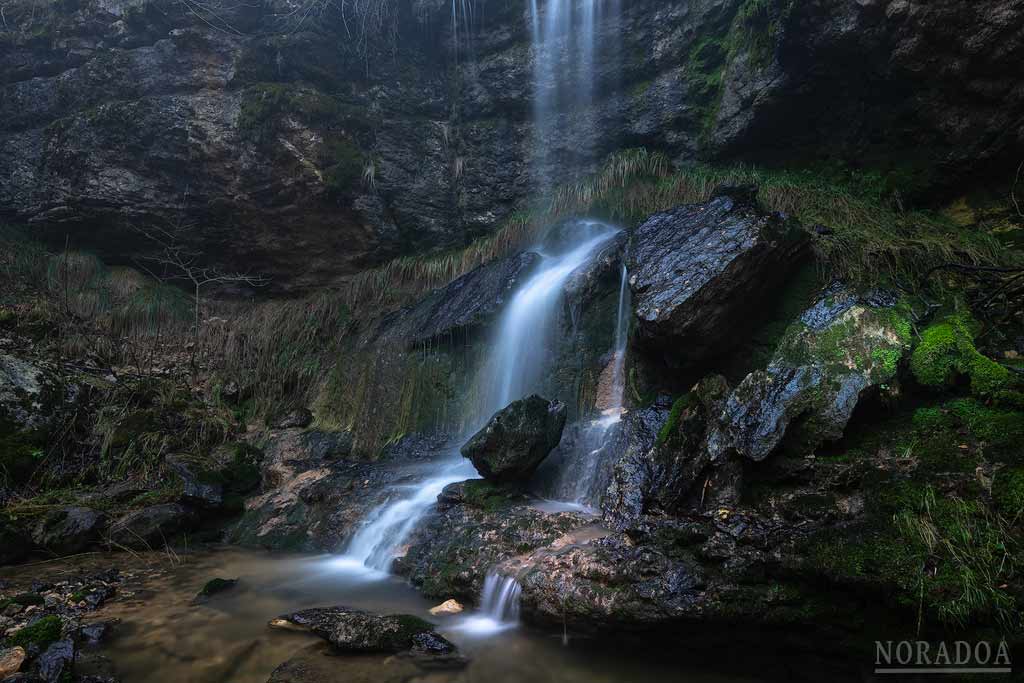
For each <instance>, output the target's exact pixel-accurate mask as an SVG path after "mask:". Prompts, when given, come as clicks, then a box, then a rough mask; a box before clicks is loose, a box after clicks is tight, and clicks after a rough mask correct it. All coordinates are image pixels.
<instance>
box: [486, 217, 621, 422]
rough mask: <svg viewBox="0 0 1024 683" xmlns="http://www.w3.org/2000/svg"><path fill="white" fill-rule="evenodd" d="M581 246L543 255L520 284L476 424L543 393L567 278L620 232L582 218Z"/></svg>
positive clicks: (579, 223) (504, 321) (498, 341)
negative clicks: (559, 307)
mask: <svg viewBox="0 0 1024 683" xmlns="http://www.w3.org/2000/svg"><path fill="white" fill-rule="evenodd" d="M573 227H575V228H576V231H577V234H576V235H574V237H575V238H576V240H577V241H576V244H575V246H573V247H572V248H571V249H570V250H569V251H568V252H566V253H564V254H561V255H558V256H544V260H543V262H542V263H541V266H540V267H539V269H538V270H537V272H536V273H535V274H534V275H533V276H532V277H531V278H530V279H529V280H527V281H526V282H525V283H523V285H522V287H520V289H519V291H518V292H516V294H515V296H514V297H513V298H512V301H510V302H509V304H508V306H507V307H506V309H505V312H504V313H503V315H502V317H501V321H500V322H499V325H498V328H497V334H496V336H495V338H494V343H493V349H494V351H493V353H492V354H491V358H490V360H489V362H488V363H487V366H486V367H485V369H484V372H483V373H481V375H480V378H479V381H480V383H481V384H480V385H479V386H480V391H481V395H482V396H484V397H485V398H484V401H483V403H482V405H481V412H480V413H479V414H477V416H476V420H475V423H476V424H477V425H478V426H482V425H483V424H484V423H485V422H486V421H487V420H488V419H490V417H491V416H492V415H493V414H494V413H496V412H498V411H499V410H501V409H502V408H504V407H505V406H507V405H508V404H509V403H511V402H512V401H514V400H516V399H519V398H522V397H524V396H527V395H529V394H530V393H531V392H534V391H538V390H540V388H541V387H542V385H543V378H544V376H545V374H546V373H547V370H548V365H549V363H548V362H547V354H548V353H549V352H550V350H551V346H552V333H553V332H554V330H553V327H554V325H553V323H554V322H555V319H556V316H555V313H556V312H557V307H558V303H559V301H560V300H561V296H562V289H563V287H564V286H565V282H566V280H568V279H569V276H571V275H572V274H573V272H574V271H575V270H576V269H577V268H579V267H580V266H582V265H583V264H584V263H586V262H587V260H588V259H589V258H590V257H591V256H592V255H593V254H594V252H595V251H596V250H597V248H598V247H600V246H601V245H602V244H604V243H605V242H607V241H608V240H609V239H610V238H611V237H612V236H613V235H615V234H616V233H617V232H619V230H618V229H617V228H614V227H612V226H610V225H607V224H605V223H600V222H597V221H584V220H581V221H577V222H576V224H575V225H574V226H573Z"/></svg>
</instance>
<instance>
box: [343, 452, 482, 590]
mask: <svg viewBox="0 0 1024 683" xmlns="http://www.w3.org/2000/svg"><path fill="white" fill-rule="evenodd" d="M437 469H438V471H437V474H435V475H434V476H431V477H429V478H427V479H424V480H421V481H417V482H414V483H412V484H408V485H405V486H396V487H395V488H394V489H392V491H391V496H390V497H389V499H388V501H387V502H385V503H384V504H383V505H380V506H379V507H377V508H376V509H375V510H374V511H373V512H371V513H370V515H369V516H368V517H367V518H366V520H365V521H364V522H363V524H362V526H360V528H359V531H357V532H356V534H355V535H354V536H353V537H352V540H351V541H349V544H348V549H347V550H346V551H345V555H344V557H343V558H339V562H338V565H337V566H338V567H339V568H341V567H344V566H345V565H346V564H351V565H353V566H354V568H355V569H357V570H358V568H359V567H367V568H370V569H374V570H378V571H379V572H381V575H382V576H383V575H384V573H385V572H387V571H388V570H390V569H391V563H392V561H393V560H394V558H395V551H396V550H397V549H398V548H400V547H401V546H402V545H404V544H405V542H406V540H408V538H409V535H410V534H411V533H412V532H413V531H414V530H415V529H416V525H417V524H418V523H419V521H420V519H422V518H423V515H424V514H426V513H427V512H428V511H429V510H430V508H431V507H432V506H433V505H434V503H436V502H437V497H438V496H439V495H441V491H443V490H444V487H445V486H448V484H454V483H455V482H459V481H465V480H467V479H479V478H480V475H479V474H477V472H476V470H475V469H473V465H472V463H470V462H469V461H468V460H466V459H465V458H463V457H462V455H461V454H460V453H458V452H455V453H454V454H453V455H452V457H449V458H446V459H445V460H444V461H441V462H439V463H438V464H437Z"/></svg>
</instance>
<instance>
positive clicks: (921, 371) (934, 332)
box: [910, 314, 1013, 397]
mask: <svg viewBox="0 0 1024 683" xmlns="http://www.w3.org/2000/svg"><path fill="white" fill-rule="evenodd" d="M976 327H977V323H976V322H975V321H974V320H973V319H972V318H971V317H970V316H968V315H965V314H956V315H951V316H948V317H946V318H944V319H942V320H940V321H938V322H936V323H934V324H932V325H929V326H928V327H927V328H926V329H925V330H924V332H922V334H921V341H920V343H918V345H917V348H915V349H914V353H913V355H911V357H910V369H911V371H912V372H913V373H914V378H915V379H917V381H918V382H920V383H921V384H923V385H924V386H926V387H932V388H944V387H947V386H950V385H951V384H953V383H954V382H956V381H957V379H959V378H960V377H966V378H967V379H968V380H969V381H970V384H971V392H972V393H973V394H976V395H978V396H985V397H994V396H997V395H999V394H1000V393H1001V392H1005V391H1008V390H1010V388H1011V386H1012V385H1013V380H1012V378H1011V375H1010V371H1009V370H1007V369H1006V368H1004V367H1003V366H1001V365H999V364H998V363H996V362H995V361H993V360H992V359H991V358H988V357H987V356H984V355H982V354H981V353H979V352H978V349H977V348H975V345H974V333H973V329H975V328H976Z"/></svg>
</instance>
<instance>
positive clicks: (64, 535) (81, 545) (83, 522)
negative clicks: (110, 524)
mask: <svg viewBox="0 0 1024 683" xmlns="http://www.w3.org/2000/svg"><path fill="white" fill-rule="evenodd" d="M105 523H106V515H104V514H103V513H101V512H98V511H96V510H93V509H91V508H86V507H67V508H63V509H61V510H54V511H52V512H49V513H47V514H46V515H45V516H44V517H43V518H42V519H41V520H39V522H38V523H37V524H36V526H35V528H34V529H33V531H32V540H33V541H34V542H35V543H36V545H38V546H40V547H42V548H45V549H46V550H48V551H50V552H52V553H55V554H57V555H73V554H75V553H78V552H81V551H83V550H85V549H86V548H88V547H89V546H90V545H92V544H93V543H95V542H96V541H97V540H99V536H100V532H101V531H102V529H103V526H104V524H105Z"/></svg>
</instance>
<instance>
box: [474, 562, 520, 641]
mask: <svg viewBox="0 0 1024 683" xmlns="http://www.w3.org/2000/svg"><path fill="white" fill-rule="evenodd" d="M522 592H523V589H522V586H520V585H519V582H518V581H516V580H515V578H514V577H511V576H503V575H501V574H498V573H497V572H488V574H487V578H486V579H484V590H483V592H482V593H481V594H480V609H479V611H478V612H477V613H476V614H474V615H473V616H471V617H468V618H467V619H465V620H464V621H463V622H462V624H461V625H460V626H459V628H460V629H461V630H464V631H469V632H471V633H478V634H487V633H494V632H495V631H502V630H504V629H507V628H513V627H514V626H516V625H517V624H519V596H520V594H521V593H522Z"/></svg>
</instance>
